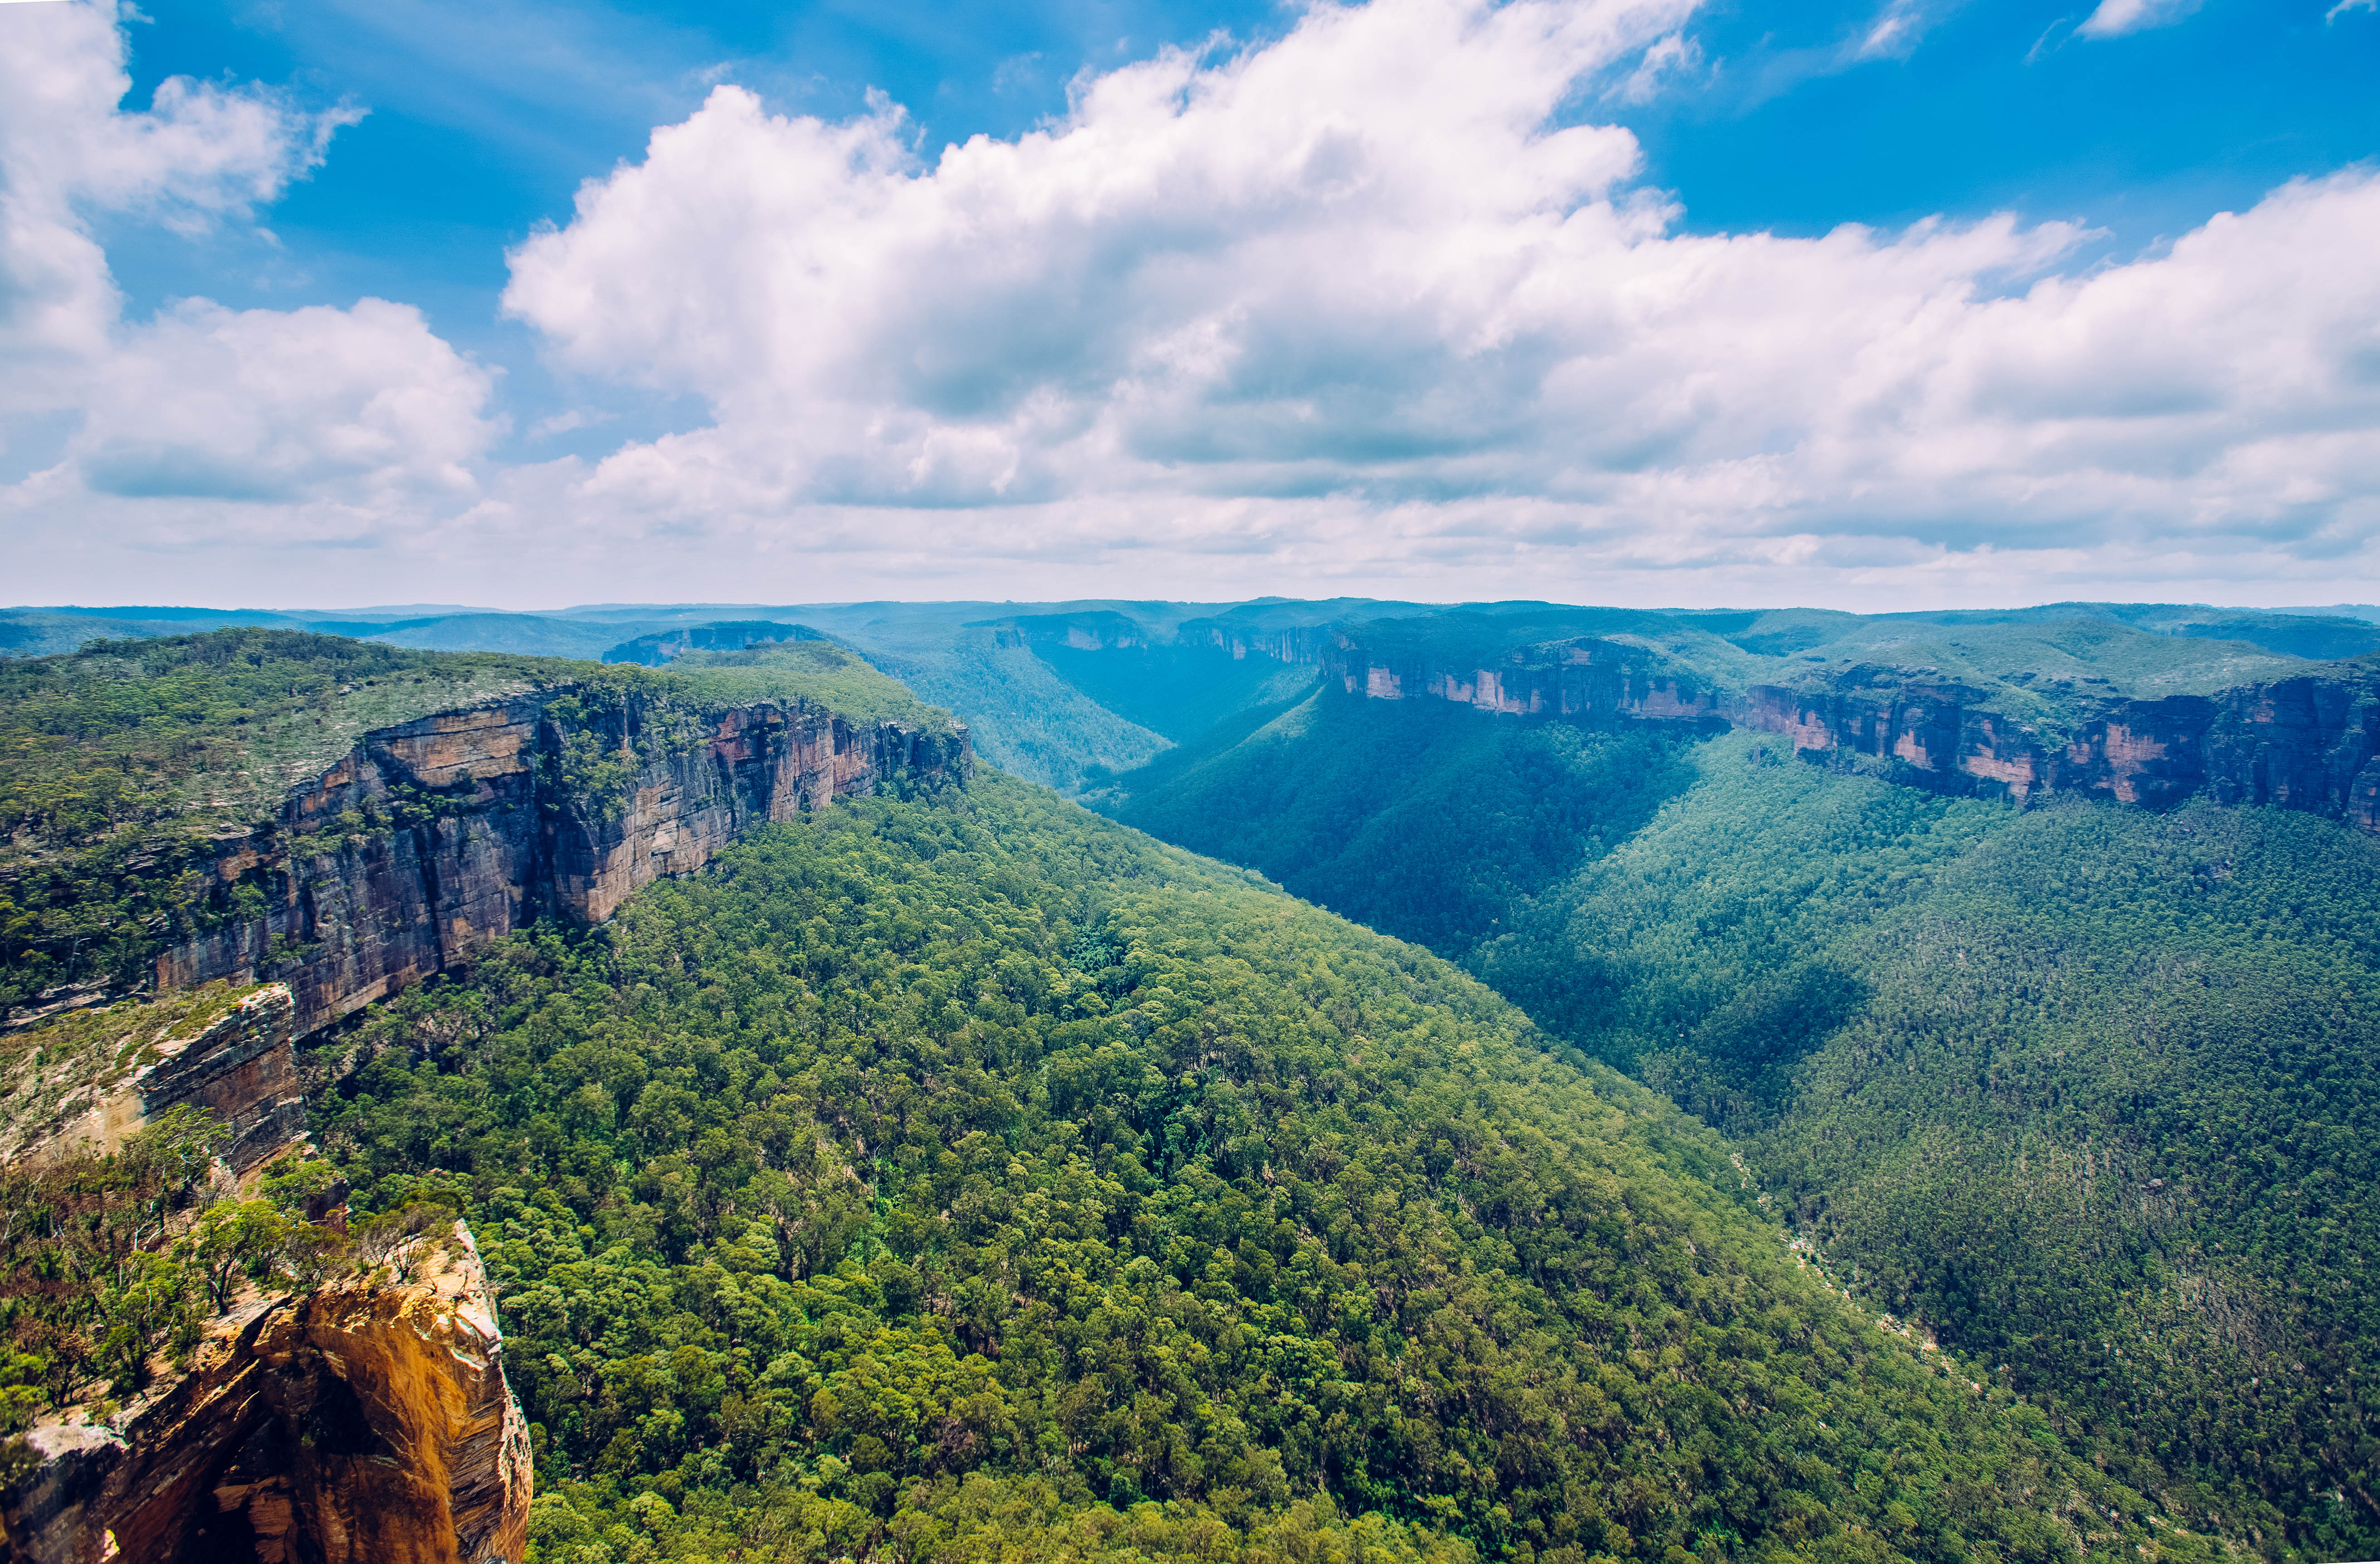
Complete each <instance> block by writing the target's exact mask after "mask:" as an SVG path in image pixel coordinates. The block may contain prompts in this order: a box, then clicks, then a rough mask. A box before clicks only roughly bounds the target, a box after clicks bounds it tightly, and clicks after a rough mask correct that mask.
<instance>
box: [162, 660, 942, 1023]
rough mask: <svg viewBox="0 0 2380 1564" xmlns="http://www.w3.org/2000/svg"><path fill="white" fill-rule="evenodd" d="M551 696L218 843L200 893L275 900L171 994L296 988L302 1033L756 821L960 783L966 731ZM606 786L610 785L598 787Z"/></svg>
mask: <svg viewBox="0 0 2380 1564" xmlns="http://www.w3.org/2000/svg"><path fill="white" fill-rule="evenodd" d="M570 694H571V692H569V691H568V690H566V689H561V690H556V689H548V690H542V691H540V692H537V693H536V694H533V695H527V696H522V697H516V698H515V699H512V700H508V701H504V702H501V703H498V704H494V705H491V706H486V707H480V708H477V709H470V710H465V711H454V712H447V713H443V714H441V715H438V716H433V717H427V718H424V719H422V720H421V721H416V722H408V723H405V724H403V725H401V726H398V727H393V728H387V729H383V730H381V731H379V732H376V733H372V734H366V735H365V736H364V737H363V738H362V739H361V740H359V741H358V743H357V744H356V746H354V748H353V749H352V750H350V751H349V752H348V754H347V755H346V758H343V759H342V760H340V761H339V763H338V764H336V765H335V766H334V767H332V768H331V769H330V770H328V771H326V772H324V773H323V774H322V776H321V777H319V778H317V779H316V780H315V781H314V782H311V783H310V784H309V785H307V786H305V787H302V788H299V789H297V791H296V792H294V793H292V794H290V796H289V798H288V800H287V802H286V803H285V805H284V806H283V807H282V809H281V812H280V815H279V817H278V818H275V819H273V820H272V821H270V822H268V823H267V824H265V825H262V826H261V827H259V828H257V829H256V830H250V831H248V832H244V833H241V834H238V835H236V836H231V837H228V838H226V839H225V840H224V841H222V842H221V843H218V844H217V846H216V849H215V852H214V854H213V856H212V862H211V864H210V865H209V866H208V868H207V879H208V880H209V882H210V883H209V886H208V889H207V891H205V892H203V894H208V895H211V896H212V897H214V898H216V899H217V900H218V901H219V902H220V903H224V904H226V905H228V904H231V898H232V894H233V892H235V891H237V890H238V889H240V888H242V887H252V888H254V889H255V890H256V891H259V892H261V896H262V899H263V903H264V910H263V912H262V914H261V915H258V916H254V917H250V918H248V919H245V920H241V921H237V922H227V923H226V924H225V925H224V926H222V927H218V928H216V929H215V930H213V931H212V932H210V933H207V934H204V935H201V936H200V937H198V938H196V939H193V940H188V941H187V942H185V943H182V944H179V945H176V946H174V947H172V948H170V949H168V950H166V951H165V952H163V953H162V954H161V955H160V956H159V957H158V958H157V963H156V981H157V986H158V988H160V989H161V990H164V989H169V988H186V987H189V986H191V985H194V984H199V983H203V982H207V981H209V980H212V979H214V978H231V979H234V980H252V979H253V977H254V976H256V975H258V974H259V973H270V974H271V975H273V976H279V977H282V978H284V979H285V981H286V982H287V983H288V985H289V988H290V990H291V992H292V994H293V996H294V999H295V1002H296V1019H295V1029H296V1032H297V1036H299V1037H303V1036H305V1035H307V1034H308V1033H310V1032H312V1031H314V1030H316V1029H318V1028H320V1027H322V1026H323V1025H325V1024H328V1023H330V1022H332V1021H334V1020H336V1019H337V1018H338V1017H340V1016H342V1015H344V1014H346V1013H347V1012H351V1011H353V1010H355V1009H357V1008H358V1007H360V1006H362V1005H365V1004H369V1003H370V1002H371V1001H372V1000H377V999H381V998H383V997H384V996H386V995H388V994H390V993H392V992H394V991H395V990H397V989H399V988H404V987H406V986H407V985H409V984H411V983H414V982H417V981H419V980H420V979H421V978H424V977H427V976H431V974H433V973H436V972H438V971H441V970H443V968H445V967H447V966H448V965H450V964H453V963H455V961H457V960H459V959H460V958H462V957H463V956H465V955H467V954H468V952H471V951H473V950H476V949H478V948H479V947H480V946H483V945H485V944H486V943H488V942H489V941H490V940H495V939H498V938H500V937H502V936H503V935H504V934H507V933H509V932H511V931H512V930H513V929H515V928H517V927H521V926H523V925H524V924H527V923H529V922H531V921H533V920H535V919H537V918H540V917H561V918H566V919H569V920H571V921H573V922H577V923H580V924H592V923H600V922H601V921H603V920H604V919H605V918H608V917H610V916H611V915H612V913H613V910H614V909H616V908H617V907H618V906H619V904H620V903H622V902H623V901H625V899H626V898H627V897H628V896H629V895H630V894H631V893H632V892H634V891H636V890H637V889H638V888H639V887H641V886H644V885H648V884H650V883H651V882H652V881H654V880H656V879H661V878H662V877H663V876H667V875H674V874H684V873H687V872H690V871H692V870H694V869H698V868H700V867H702V866H703V865H704V864H706V863H708V862H710V859H711V858H712V856H714V855H716V854H717V853H718V852H719V850H720V849H721V848H722V847H723V846H725V845H726V844H727V843H730V842H732V841H734V840H735V838H736V837H737V836H738V835H740V834H741V833H742V832H744V831H745V830H748V829H750V828H751V827H752V826H754V825H756V824H759V823H760V822H764V821H770V820H786V819H791V818H795V817H797V816H799V815H801V814H802V813H804V812H805V811H807V810H812V809H818V808H823V807H825V806H827V805H828V804H829V803H830V802H831V801H832V800H833V799H834V798H836V797H839V796H844V795H848V794H857V793H866V792H870V791H872V790H874V789H875V788H876V787H878V786H879V785H880V784H888V783H902V784H906V783H912V782H938V781H942V780H955V781H964V780H965V777H966V776H967V775H968V774H969V773H970V771H971V769H972V765H973V754H972V751H971V749H970V747H969V744H968V740H967V734H966V731H965V728H964V727H954V728H953V730H951V731H949V732H933V731H927V730H920V729H917V728H912V727H908V726H906V725H905V724H902V723H898V722H892V721H880V722H875V723H867V724H861V723H854V722H851V721H846V720H845V719H844V718H843V717H841V716H838V715H836V714H834V713H832V712H830V711H826V710H823V709H818V708H815V707H811V706H808V705H807V704H803V703H799V702H783V703H781V702H775V701H767V702H759V703H755V704H751V705H745V706H737V707H731V708H724V709H715V710H711V711H709V712H706V713H703V714H701V715H700V716H698V717H696V718H689V717H688V716H687V715H686V713H685V712H683V711H680V710H675V709H660V708H656V707H653V706H650V705H647V704H645V703H643V702H642V701H641V700H640V699H638V698H637V697H629V698H628V699H627V700H626V702H625V704H623V705H621V706H618V707H616V708H614V709H610V710H608V711H600V712H592V713H590V712H588V711H586V710H584V709H580V710H575V711H574V710H568V709H565V712H566V715H557V711H556V708H557V706H559V705H560V703H561V702H562V701H563V700H564V699H565V698H569V697H570ZM589 779H592V780H591V781H590V780H589Z"/></svg>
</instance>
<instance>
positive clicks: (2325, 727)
mask: <svg viewBox="0 0 2380 1564" xmlns="http://www.w3.org/2000/svg"><path fill="white" fill-rule="evenodd" d="M1990 701H1991V696H1990V695H1989V693H1988V692H1985V691H1982V690H1976V689H1973V688H1970V687H1968V686H1964V685H1957V684H1949V683H1939V682H1928V681H1924V680H1911V679H1906V678H1902V677H1900V676H1899V675H1897V674H1893V673H1888V672H1884V671H1864V670H1854V671H1852V673H1849V674H1845V675H1840V676H1839V677H1837V678H1836V679H1835V680H1833V681H1831V682H1830V683H1829V684H1828V685H1826V686H1823V687H1819V688H1815V689H1803V690H1789V689H1782V688H1778V687H1774V686H1762V687H1755V688H1754V689H1752V690H1750V691H1748V692H1747V693H1746V695H1745V696H1744V697H1743V700H1742V701H1741V702H1740V703H1737V704H1736V705H1735V707H1734V708H1733V709H1731V711H1730V715H1731V716H1733V717H1734V718H1735V719H1736V720H1738V721H1742V722H1743V723H1744V724H1745V725H1747V726H1751V727H1755V728H1758V729H1761V730H1763V731H1765V732H1768V733H1775V734H1784V735H1786V736H1788V737H1790V738H1791V740H1792V743H1793V746H1794V747H1795V748H1796V749H1797V750H1816V751H1845V752H1849V753H1852V754H1856V755H1864V756H1873V757H1876V758H1890V759H1893V760H1897V761H1900V762H1901V763H1902V764H1903V765H1905V766H1906V767H1907V768H1908V769H1909V772H1910V773H1911V775H1912V778H1913V780H1918V781H1922V782H1925V783H1926V784H1927V785H1930V786H1936V787H1939V788H1943V789H1945V790H1947V791H1954V792H1963V793H1975V794H1989V795H1998V796H2006V797H2011V798H2017V799H2023V798H2027V797H2030V796H2032V795H2033V794H2037V793H2043V792H2064V793H2078V794H2086V795H2094V796H2101V797H2107V798H2113V799H2116V800H2118V801H2119V802H2122V803H2126V804H2138V805H2143V806H2149V807H2162V806H2168V805H2171V804H2175V803H2179V802H2180V800H2182V799H2184V798H2187V797H2189V796H2191V795H2192V794H2198V793H2204V794H2206V795H2207V796H2209V797H2212V798H2214V799H2215V800H2216V801H2217V802H2219V803H2224V804H2264V805H2271V806H2275V807H2277V808H2284V809H2299V810H2304V811H2307V812H2310V813H2313V814H2318V815H2323V816H2325V817H2327V818H2332V819H2338V820H2344V821H2346V822H2347V823H2349V824H2350V825H2353V826H2356V827H2358V828H2360V829H2362V830H2368V831H2375V832H2380V663H2375V662H2374V661H2373V660H2370V659H2362V660H2358V661H2351V662H2341V663H2330V664H2325V665H2324V666H2322V667H2321V668H2318V669H2315V670H2313V671H2310V672H2308V673H2303V674H2301V675H2298V676H2296V677H2294V678H2289V679H2282V680H2277V681H2273V682H2271V683H2266V684H2258V685H2241V686H2240V687H2239V688H2236V689H2229V690H2225V691H2223V692H2221V693H2220V694H2217V695H2215V696H2211V697H2203V696H2172V697H2166V698H2164V699H2161V700H2129V699H2108V698H2101V699H2098V700H2095V701H2093V702H2091V703H2090V704H2089V705H2088V706H2086V707H2084V708H2083V710H2082V714H2081V716H2080V718H2079V720H2076V721H2070V722H2068V723H2064V724H2060V725H2058V726H2057V727H2051V726H2049V725H2047V724H2026V723H2022V722H2019V721H2013V720H2011V719H2010V718H2009V717H2007V716H2005V715H2003V714H2002V713H2000V712H1998V711H1996V710H1994V709H1992V706H1991V704H1990Z"/></svg>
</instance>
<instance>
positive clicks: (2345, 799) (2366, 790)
mask: <svg viewBox="0 0 2380 1564" xmlns="http://www.w3.org/2000/svg"><path fill="white" fill-rule="evenodd" d="M1282 650H1283V652H1285V653H1287V654H1288V655H1287V656H1285V657H1284V661H1318V662H1319V663H1320V664H1321V665H1322V668H1323V671H1324V673H1326V675H1328V676H1330V677H1332V678H1334V679H1335V680H1336V681H1337V683H1338V684H1339V685H1340V687H1342V689H1344V690H1346V691H1347V692H1348V693H1350V694H1354V695H1362V696H1366V697H1372V698H1375V699H1384V700H1400V699H1439V700H1450V701H1455V702H1458V703H1460V704H1463V705H1465V706H1471V707H1475V708H1477V709H1480V710H1484V711H1492V712H1499V713H1505V714H1513V715H1522V716H1539V717H1555V718H1567V719H1572V720H1577V721H1593V720H1598V719H1599V720H1617V721H1650V722H1658V723H1664V724H1679V725H1685V726H1691V727H1694V728H1695V729H1697V730H1700V731H1706V732H1716V731H1720V730H1723V729H1725V728H1728V727H1730V726H1742V727H1748V728H1753V729H1756V730H1758V731H1761V732H1765V733H1773V734H1779V735H1782V736H1784V737H1787V738H1790V739H1791V741H1792V744H1793V746H1794V748H1795V749H1796V750H1797V751H1810V752H1819V753H1840V754H1844V755H1850V756H1864V757H1871V758H1876V759H1880V760H1884V761H1887V762H1893V763H1897V770H1896V774H1897V775H1900V777H1901V778H1902V780H1904V781H1909V782H1916V783H1919V784H1921V785H1925V786H1928V787H1934V788H1938V789H1941V790H1944V791H1949V792H1957V793H1966V794H1981V795H1991V796H2004V797H2010V798H2015V799H2019V800H2022V799H2025V798H2029V797H2032V796H2034V795H2035V794H2042V793H2048V792H2062V793H2074V794H2084V795H2089V796H2099V797H2107V798H2112V799H2115V800H2118V801H2119V802H2122V803H2126V804H2134V805H2140V806H2147V807H2162V806H2168V805H2171V804H2175V803H2178V802H2180V800H2181V799H2183V798H2186V797H2190V796H2192V794H2205V795H2206V796H2209V797H2211V798H2214V799H2215V800H2216V801H2217V802H2219V803H2225V804H2261V805H2270V806H2276V807H2278V808H2285V809H2298V810H2304V811H2308V812H2310V813H2313V814H2318V815H2323V816H2325V817H2327V818H2332V819H2338V820H2344V821H2346V822H2348V823H2349V824H2351V825H2354V826H2356V827H2358V828H2360V829H2362V830H2368V831H2374V832H2380V659H2374V658H2361V659H2356V660H2354V661H2346V662H2334V663H2325V664H2321V665H2319V666H2317V667H2315V668H2313V669H2310V670H2309V671H2308V672H2306V673H2302V674H2299V675H2296V676H2294V677H2291V678H2288V679H2281V680H2275V681H2271V682H2267V683H2264V684H2256V685H2241V686H2240V687H2238V688H2235V689H2229V690H2225V691H2222V692H2220V693H2218V694H2216V695H2214V696H2170V697H2165V698H2162V699H2155V700H2141V699H2128V698H2121V697H2107V696H2087V695H2079V696H2076V697H2071V698H2070V699H2069V700H2068V701H2067V702H2066V703H2065V704H2066V706H2067V709H2068V710H2069V711H2070V712H2071V713H2072V714H2073V715H2072V716H2071V717H2070V719H2069V720H2067V721H2062V722H2059V723H2057V724H2051V723H2049V722H2046V721H2036V722H2027V721H2022V720H2020V719H2018V718H2016V717H2012V716H2010V714H2009V713H2008V712H2006V711H2005V710H2003V709H1999V708H1998V704H1996V703H1997V702H1998V701H2000V700H2003V699H2005V698H2007V697H2006V695H2005V693H2004V692H2003V693H2000V694H1996V693H1995V692H1993V691H1990V690H1985V689H1978V688H1975V687H1973V686H1971V685H1962V684H1959V683H1957V682H1955V681H1949V680H1943V679H1939V678H1930V677H1926V676H1925V675H1923V674H1919V675H1911V674H1908V673H1904V672H1903V671H1900V670H1892V669H1875V668H1855V669H1852V670H1850V671H1848V672H1845V673H1838V674H1835V675H1833V676H1831V677H1829V678H1828V679H1827V680H1825V681H1824V682H1823V683H1814V684H1812V685H1806V686H1801V687H1786V686H1782V685H1755V686H1753V687H1751V688H1749V689H1746V690H1743V691H1742V692H1740V693H1739V692H1732V691H1726V690H1721V689H1718V688H1716V687H1714V686H1712V685H1708V684H1706V683H1705V682H1703V681H1700V680H1697V679H1696V678H1694V677H1693V676H1692V675H1690V674H1686V673H1681V672H1678V671H1676V670H1675V669H1673V668H1670V667H1668V666H1666V665H1665V662H1664V660H1663V659H1662V658H1661V657H1660V656H1659V655H1658V653H1656V652H1654V651H1651V650H1649V649H1645V648H1643V647H1639V646H1634V645H1631V644H1628V643H1626V642H1620V641H1611V640H1605V639H1600V638H1594V637H1589V638H1585V639H1579V640H1572V641H1559V642H1552V643H1548V644H1546V645H1542V646H1535V647H1530V648H1527V649H1524V650H1522V651H1519V652H1516V653H1513V654H1512V656H1510V657H1508V658H1506V659H1503V660H1501V661H1500V662H1499V663H1497V664H1496V665H1494V666H1489V667H1477V668H1463V667H1455V666H1451V665H1447V664H1443V663H1439V662H1432V661H1428V660H1427V659H1424V658H1420V657H1398V656H1394V655H1382V654H1379V653H1378V652H1375V651H1373V650H1371V649H1367V648H1366V647H1365V646H1364V645H1363V644H1362V642H1361V641H1359V640H1358V639H1356V638H1355V637H1353V636H1351V635H1350V634H1348V633H1347V632H1345V631H1343V630H1342V631H1333V632H1330V639H1329V642H1328V644H1327V645H1326V646H1324V647H1323V648H1322V649H1320V650H1319V651H1318V653H1317V654H1315V655H1314V656H1312V657H1311V658H1308V657H1306V656H1305V655H1302V654H1304V653H1305V651H1306V650H1307V649H1306V648H1305V647H1303V646H1285V647H1284V648H1283V649H1282ZM1268 654H1269V652H1268Z"/></svg>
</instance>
